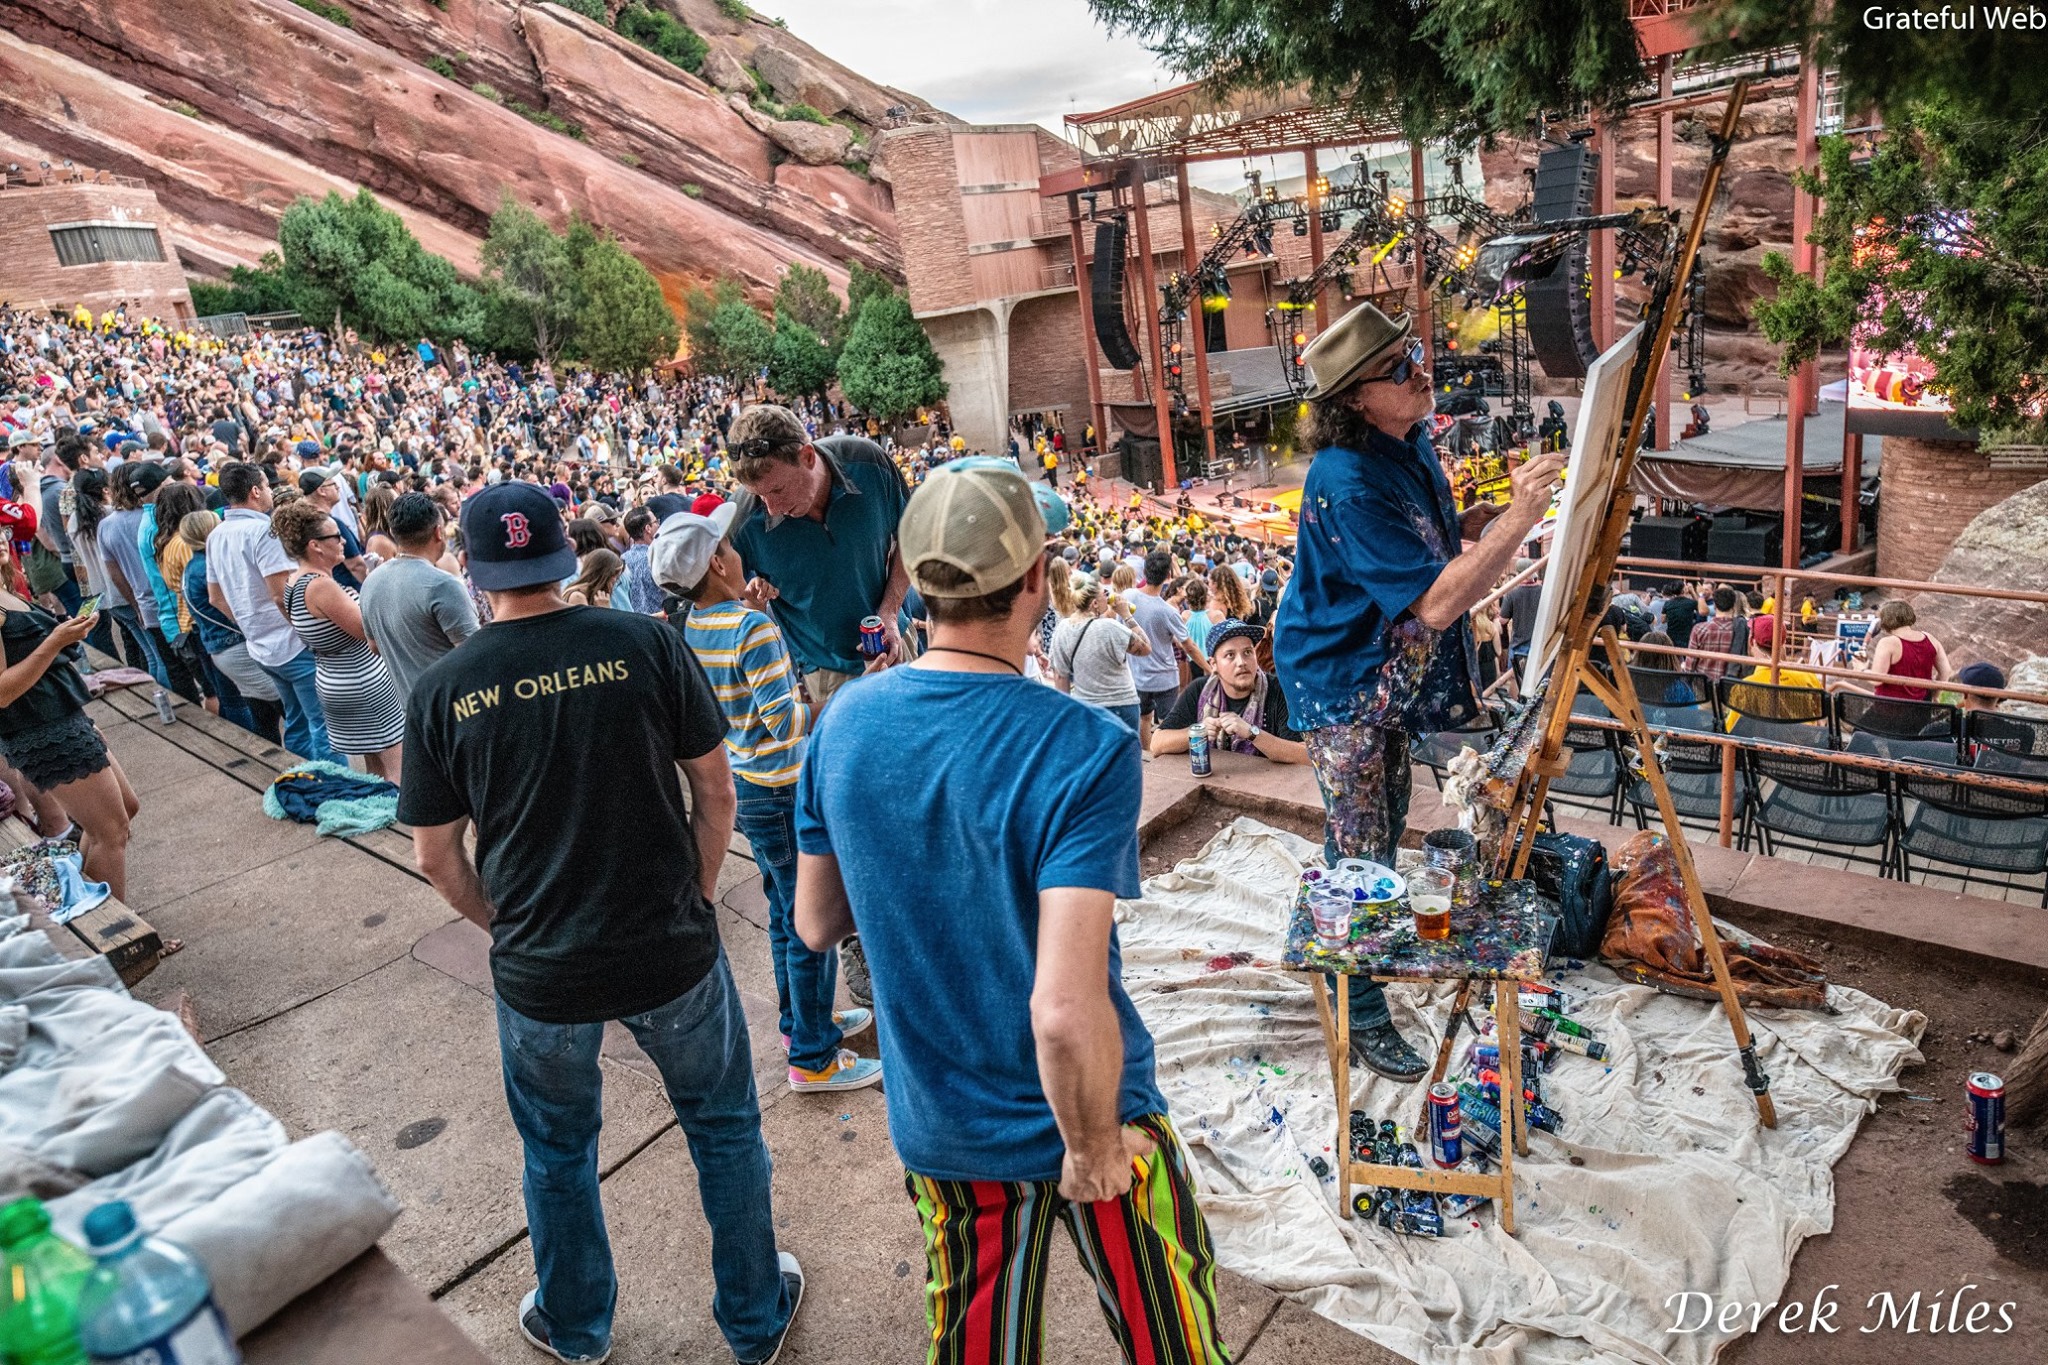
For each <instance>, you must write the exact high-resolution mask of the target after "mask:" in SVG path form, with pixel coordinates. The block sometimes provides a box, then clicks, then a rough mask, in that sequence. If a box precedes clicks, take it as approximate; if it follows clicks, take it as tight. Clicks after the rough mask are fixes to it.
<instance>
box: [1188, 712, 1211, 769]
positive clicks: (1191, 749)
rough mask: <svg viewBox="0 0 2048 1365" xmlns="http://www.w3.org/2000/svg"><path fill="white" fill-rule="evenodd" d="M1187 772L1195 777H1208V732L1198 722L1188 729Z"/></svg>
mask: <svg viewBox="0 0 2048 1365" xmlns="http://www.w3.org/2000/svg"><path fill="white" fill-rule="evenodd" d="M1188 771H1189V772H1192V773H1193V774H1194V775H1195V776H1196V777H1207V776H1208V775H1209V732H1208V731H1207V730H1204V729H1203V728H1202V722H1200V721H1196V722H1195V723H1194V724H1193V725H1191V726H1189V727H1188Z"/></svg>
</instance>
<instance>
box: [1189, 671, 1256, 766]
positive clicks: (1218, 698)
mask: <svg viewBox="0 0 2048 1365" xmlns="http://www.w3.org/2000/svg"><path fill="white" fill-rule="evenodd" d="M1224 696H1225V693H1224V691H1223V679H1221V678H1219V677H1217V676H1216V675H1215V674H1213V673H1211V674H1210V675H1209V680H1208V681H1207V682H1205V683H1203V684H1202V695H1201V696H1200V697H1199V698H1197V699H1196V701H1195V723H1196V724H1197V725H1200V724H1201V723H1203V722H1204V721H1211V720H1216V719H1218V718H1220V717H1221V716H1222V715H1223V713H1224V711H1225V710H1226V709H1227V708H1226V707H1225V706H1224V705H1223V699H1224ZM1242 714H1243V716H1244V718H1245V723H1246V724H1248V725H1250V726H1252V727H1253V728H1254V729H1261V730H1263V729H1264V728H1265V726H1266V670H1265V669H1263V668H1262V669H1260V670H1258V673H1257V675H1256V677H1255V678H1254V680H1253V682H1252V695H1251V697H1250V698H1249V699H1248V700H1247V701H1246V702H1245V704H1244V711H1243V712H1242ZM1230 747H1231V748H1232V749H1234V750H1236V751H1237V752H1238V753H1241V754H1255V753H1257V752H1258V751H1259V747H1258V745H1256V744H1254V743H1252V741H1251V740H1248V739H1239V740H1233V741H1232V742H1231V744H1230Z"/></svg>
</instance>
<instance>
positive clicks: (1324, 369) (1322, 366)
mask: <svg viewBox="0 0 2048 1365" xmlns="http://www.w3.org/2000/svg"><path fill="white" fill-rule="evenodd" d="M1414 330H1415V319H1414V318H1413V317H1411V316H1410V315H1409V314H1407V313H1403V314H1402V315H1401V316H1400V317H1398V318H1390V317H1388V316H1387V315H1386V314H1385V313H1382V312H1381V311H1380V310H1379V309H1377V308H1375V307H1373V306H1372V305H1371V304H1369V303H1361V304H1359V305H1358V306H1357V307H1356V308H1354V309H1352V310H1351V311H1350V312H1348V313H1346V314H1345V315H1344V316H1343V317H1341V318H1338V319H1337V321H1336V322H1335V324H1333V325H1332V326H1331V328H1330V330H1329V331H1327V332H1324V333H1323V334H1322V335H1321V336H1319V337H1317V338H1316V339H1315V340H1314V341H1312V342H1310V343H1309V347H1308V349H1307V350H1305V351H1303V352H1302V353H1301V363H1302V364H1303V365H1305V366H1307V367H1308V374H1309V390H1308V396H1309V397H1310V398H1328V397H1329V396H1330V395H1331V394H1333V393H1341V392H1343V391H1344V390H1345V389H1347V388H1349V387H1350V386H1351V382H1352V381H1353V380H1354V379H1356V378H1358V376H1359V375H1360V374H1362V373H1364V372H1365V367H1366V366H1368V365H1370V364H1371V363H1372V362H1373V361H1375V360H1377V359H1379V358H1380V357H1381V356H1384V355H1386V354H1387V353H1388V352H1389V351H1391V350H1393V349H1394V348H1395V347H1396V346H1399V345H1402V344H1403V343H1405V342H1406V341H1407V340H1408V337H1409V335H1410V334H1411V333H1413V332H1414Z"/></svg>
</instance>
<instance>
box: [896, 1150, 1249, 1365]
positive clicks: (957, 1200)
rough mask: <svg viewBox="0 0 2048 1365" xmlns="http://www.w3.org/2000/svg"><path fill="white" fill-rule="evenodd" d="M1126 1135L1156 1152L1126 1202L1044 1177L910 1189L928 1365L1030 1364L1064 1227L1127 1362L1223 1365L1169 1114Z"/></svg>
mask: <svg viewBox="0 0 2048 1365" xmlns="http://www.w3.org/2000/svg"><path fill="white" fill-rule="evenodd" d="M1128 1126H1129V1127H1132V1128H1136V1129H1139V1130H1141V1131H1142V1132H1144V1133H1145V1134H1146V1135H1147V1136H1149V1137H1150V1138H1151V1139H1152V1140H1153V1141H1154V1142H1156V1143H1157V1144H1158V1150H1157V1151H1155V1152H1153V1153H1152V1155H1150V1156H1148V1157H1137V1158H1133V1159H1132V1166H1133V1175H1134V1176H1135V1180H1134V1182H1133V1184H1132V1186H1131V1192H1130V1193H1129V1194H1127V1195H1125V1196H1124V1197H1123V1198H1121V1199H1109V1200H1104V1201H1103V1202H1102V1203H1099V1204H1075V1203H1071V1202H1069V1201H1068V1200H1066V1199H1063V1198H1061V1197H1060V1192H1059V1183H1058V1182H1057V1181H1052V1180H1034V1181H1002V1180H934V1179H932V1178H931V1177H930V1176H924V1175H918V1174H916V1173H915V1172H908V1173H906V1175H905V1177H904V1183H905V1184H906V1185H907V1186H908V1187H909V1190H910V1197H911V1199H912V1200H913V1201H915V1202H916V1204H917V1214H918V1219H919V1221H920V1222H921V1223H923V1225H924V1246H925V1260H926V1266H927V1271H928V1274H929V1279H928V1280H927V1282H926V1285H925V1309H926V1316H927V1318H928V1320H929V1322H930V1326H931V1351H930V1354H929V1356H928V1357H927V1360H928V1362H929V1365H1038V1362H1039V1361H1040V1360H1041V1359H1042V1358H1043V1353H1044V1337H1045V1281H1046V1273H1047V1271H1048V1269H1049V1268H1050V1263H1051V1258H1052V1233H1053V1227H1054V1225H1055V1224H1057V1223H1065V1224H1066V1225H1067V1232H1068V1233H1069V1235H1071V1236H1072V1237H1073V1239H1074V1246H1075V1249H1076V1250H1078V1251H1079V1252H1080V1253H1081V1265H1082V1268H1083V1269H1085V1270H1086V1271H1087V1272H1088V1275H1089V1277H1090V1278H1091V1279H1093V1280H1094V1281H1095V1290H1096V1295H1097V1298H1098V1300H1099V1301H1100V1303H1101V1305H1102V1312H1103V1316H1105V1317H1107V1318H1108V1319H1109V1330H1110V1334H1111V1335H1112V1336H1114V1337H1115V1338H1116V1340H1117V1345H1118V1346H1120V1347H1121V1348H1122V1350H1123V1358H1124V1359H1125V1360H1126V1361H1127V1362H1130V1363H1131V1365H1229V1361H1230V1355H1229V1352H1228V1351H1227V1350H1226V1349H1225V1348H1224V1346H1223V1343H1222V1342H1221V1341H1219V1340H1218V1339H1217V1335H1216V1333H1217V1328H1216V1257H1215V1252H1214V1250H1213V1249H1212V1248H1211V1246H1210V1244H1209V1229H1208V1226H1207V1225H1206V1224H1205V1223H1204V1222H1203V1221H1202V1211H1201V1209H1199V1208H1197V1207H1196V1205H1195V1187H1194V1181H1193V1180H1192V1178H1191V1175H1190V1172H1189V1171H1188V1168H1187V1163H1186V1159H1185V1157H1184V1156H1183V1154H1182V1152H1181V1147H1180V1140H1179V1139H1178V1138H1177V1137H1176V1136H1175V1135H1174V1132H1173V1126H1172V1125H1171V1124H1170V1123H1168V1122H1167V1119H1166V1116H1165V1115H1164V1114H1147V1115H1145V1116H1144V1117H1142V1118H1139V1119H1136V1120H1133V1121H1132V1122H1131V1123H1130V1124H1129V1125H1128Z"/></svg>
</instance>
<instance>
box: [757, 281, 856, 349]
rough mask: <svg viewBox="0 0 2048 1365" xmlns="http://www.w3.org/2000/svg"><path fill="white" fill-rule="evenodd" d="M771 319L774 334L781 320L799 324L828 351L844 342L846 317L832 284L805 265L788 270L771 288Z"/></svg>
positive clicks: (778, 329)
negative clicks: (773, 300) (772, 320)
mask: <svg viewBox="0 0 2048 1365" xmlns="http://www.w3.org/2000/svg"><path fill="white" fill-rule="evenodd" d="M775 318H776V328H777V331H778V332H779V331H780V329H781V324H782V319H784V318H789V319H792V320H794V321H796V322H800V323H802V324H803V325H804V326H805V327H806V328H808V329H809V330H810V333H811V335H812V336H813V337H815V338H816V339H817V340H818V341H819V342H820V343H821V344H822V345H823V346H824V347H825V349H826V350H828V351H836V350H838V349H839V344H840V343H841V342H843V341H845V340H846V315H845V313H844V312H842V311H841V309H840V306H839V296H838V295H837V294H835V293H833V292H832V282H831V281H830V280H828V279H826V278H825V272H824V271H822V270H818V269H815V268H814V267H811V266H808V265H803V264H801V263H799V264H796V265H792V266H790V268H789V273H788V274H786V275H784V276H783V277H782V283H780V284H778V285H777V286H776V287H775Z"/></svg>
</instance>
